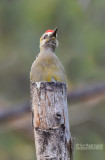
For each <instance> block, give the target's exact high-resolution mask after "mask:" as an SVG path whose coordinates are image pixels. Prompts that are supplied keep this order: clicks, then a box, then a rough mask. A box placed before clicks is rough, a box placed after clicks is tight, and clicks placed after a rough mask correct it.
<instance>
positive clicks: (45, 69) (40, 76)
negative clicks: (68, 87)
mask: <svg viewBox="0 0 105 160" xmlns="http://www.w3.org/2000/svg"><path fill="white" fill-rule="evenodd" d="M57 30H58V28H57V27H56V28H55V29H54V30H51V29H49V30H47V31H46V32H45V33H44V34H43V35H42V36H41V38H40V53H39V54H38V56H37V57H36V59H35V61H34V62H33V64H32V66H31V71H30V81H31V82H32V83H34V82H41V81H45V82H61V83H65V84H67V80H66V74H65V70H64V67H63V65H62V63H61V62H60V60H59V58H58V57H57V56H56V54H55V49H56V47H57V46H58V40H57Z"/></svg>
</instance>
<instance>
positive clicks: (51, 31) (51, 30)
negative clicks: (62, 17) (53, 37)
mask: <svg viewBox="0 0 105 160" xmlns="http://www.w3.org/2000/svg"><path fill="white" fill-rule="evenodd" d="M48 32H54V31H53V30H50V29H49V30H47V31H46V32H45V33H48Z"/></svg>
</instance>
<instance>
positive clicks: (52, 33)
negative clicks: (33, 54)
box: [40, 27, 58, 50]
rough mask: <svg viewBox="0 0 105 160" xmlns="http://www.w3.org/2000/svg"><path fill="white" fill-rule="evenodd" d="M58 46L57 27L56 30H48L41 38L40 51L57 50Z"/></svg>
mask: <svg viewBox="0 0 105 160" xmlns="http://www.w3.org/2000/svg"><path fill="white" fill-rule="evenodd" d="M57 46H58V40H57V27H56V28H55V29H54V30H47V31H46V32H45V33H44V34H43V35H42V37H41V38H40V49H43V48H46V49H47V48H50V49H52V50H55V48H56V47H57Z"/></svg>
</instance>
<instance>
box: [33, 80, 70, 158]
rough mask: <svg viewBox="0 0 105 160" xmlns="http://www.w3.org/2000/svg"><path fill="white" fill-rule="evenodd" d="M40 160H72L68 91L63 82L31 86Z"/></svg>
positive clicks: (35, 133)
mask: <svg viewBox="0 0 105 160" xmlns="http://www.w3.org/2000/svg"><path fill="white" fill-rule="evenodd" d="M30 87H31V88H30V89H31V105H32V113H33V114H32V115H33V129H34V136H35V145H36V156H37V160H71V157H72V143H71V142H72V138H71V134H70V129H69V118H68V106H67V91H66V85H65V84H64V83H59V82H57V83H55V82H36V83H31V86H30Z"/></svg>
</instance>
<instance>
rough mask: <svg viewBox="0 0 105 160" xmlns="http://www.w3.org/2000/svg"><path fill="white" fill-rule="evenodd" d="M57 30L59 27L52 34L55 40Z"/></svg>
mask: <svg viewBox="0 0 105 160" xmlns="http://www.w3.org/2000/svg"><path fill="white" fill-rule="evenodd" d="M57 30H58V27H56V28H55V29H54V31H53V33H52V34H51V37H55V38H56V35H57Z"/></svg>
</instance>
